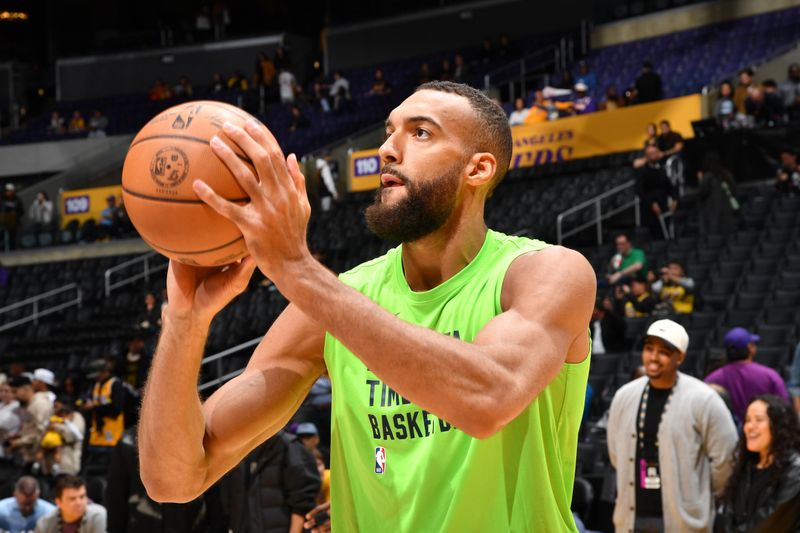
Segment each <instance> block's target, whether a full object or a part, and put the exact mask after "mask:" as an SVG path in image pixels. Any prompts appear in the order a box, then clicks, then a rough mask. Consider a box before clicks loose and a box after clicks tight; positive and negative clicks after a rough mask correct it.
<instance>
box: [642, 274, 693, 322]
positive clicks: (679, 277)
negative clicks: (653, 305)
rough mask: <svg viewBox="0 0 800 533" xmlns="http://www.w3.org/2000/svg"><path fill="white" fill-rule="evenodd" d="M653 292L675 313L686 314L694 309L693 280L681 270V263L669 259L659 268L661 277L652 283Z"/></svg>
mask: <svg viewBox="0 0 800 533" xmlns="http://www.w3.org/2000/svg"><path fill="white" fill-rule="evenodd" d="M652 289H653V293H654V294H655V295H656V297H657V298H658V299H659V300H660V301H661V302H666V303H668V304H669V306H670V309H671V310H673V311H674V312H676V313H682V314H688V313H691V312H692V311H693V310H694V280H693V279H692V278H690V277H689V276H687V275H686V273H685V272H684V271H683V265H681V264H680V263H678V262H677V261H670V262H669V263H668V264H667V266H665V267H664V268H662V269H661V278H660V279H658V280H657V281H656V282H655V283H653V287H652Z"/></svg>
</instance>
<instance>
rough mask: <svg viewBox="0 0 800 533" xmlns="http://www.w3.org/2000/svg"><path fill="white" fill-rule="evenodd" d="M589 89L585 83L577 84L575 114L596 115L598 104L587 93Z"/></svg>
mask: <svg viewBox="0 0 800 533" xmlns="http://www.w3.org/2000/svg"><path fill="white" fill-rule="evenodd" d="M587 90H588V87H587V86H586V84H585V83H582V82H578V83H576V84H575V95H574V100H573V103H574V107H573V109H574V110H575V114H578V115H585V114H586V113H594V112H595V111H597V104H596V103H595V101H594V98H592V97H591V96H590V95H589V93H587V92H586V91H587Z"/></svg>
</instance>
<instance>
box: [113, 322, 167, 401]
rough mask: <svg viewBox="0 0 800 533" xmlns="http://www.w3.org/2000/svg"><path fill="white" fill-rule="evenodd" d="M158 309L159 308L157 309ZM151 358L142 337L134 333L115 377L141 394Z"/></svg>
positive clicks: (118, 364) (118, 363) (118, 365)
mask: <svg viewBox="0 0 800 533" xmlns="http://www.w3.org/2000/svg"><path fill="white" fill-rule="evenodd" d="M158 308H159V309H160V306H159V307H158ZM150 363H151V358H150V354H148V353H147V348H146V346H145V340H144V338H143V336H142V335H140V334H138V333H134V334H133V335H132V336H131V338H130V339H129V340H128V347H127V349H126V351H125V356H124V357H122V358H121V359H120V360H119V361H118V362H117V372H116V373H117V375H119V376H121V377H122V381H123V382H124V383H126V384H128V385H130V386H131V388H132V389H133V390H134V391H137V392H141V391H142V390H143V389H144V382H145V380H146V379H147V372H148V371H149V370H150Z"/></svg>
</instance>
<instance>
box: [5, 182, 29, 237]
mask: <svg viewBox="0 0 800 533" xmlns="http://www.w3.org/2000/svg"><path fill="white" fill-rule="evenodd" d="M24 216H25V206H23V205H22V200H20V199H19V196H17V188H16V187H15V186H14V184H13V183H6V185H5V189H4V191H3V201H2V203H0V230H3V229H4V230H6V231H7V232H8V244H9V245H10V247H11V249H12V250H13V249H14V248H15V247H16V243H17V230H18V229H19V226H20V224H21V222H22V218H23V217H24ZM2 243H3V235H2V233H0V247H1V246H2Z"/></svg>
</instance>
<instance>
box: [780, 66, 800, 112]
mask: <svg viewBox="0 0 800 533" xmlns="http://www.w3.org/2000/svg"><path fill="white" fill-rule="evenodd" d="M780 91H781V97H782V98H783V107H784V108H785V109H786V111H787V112H788V113H789V117H790V119H792V120H794V119H797V118H798V116H800V64H798V63H792V64H791V65H789V71H788V72H787V73H786V81H784V82H783V83H781V87H780Z"/></svg>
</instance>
